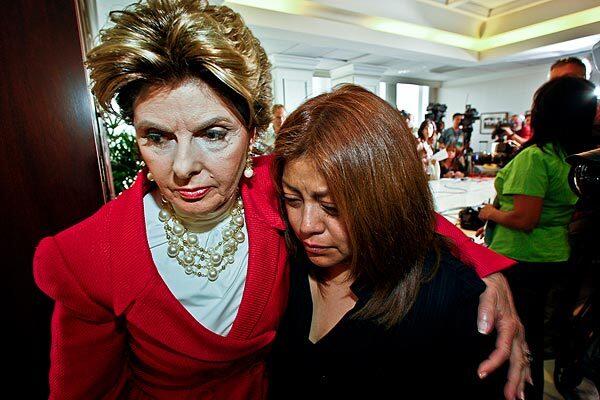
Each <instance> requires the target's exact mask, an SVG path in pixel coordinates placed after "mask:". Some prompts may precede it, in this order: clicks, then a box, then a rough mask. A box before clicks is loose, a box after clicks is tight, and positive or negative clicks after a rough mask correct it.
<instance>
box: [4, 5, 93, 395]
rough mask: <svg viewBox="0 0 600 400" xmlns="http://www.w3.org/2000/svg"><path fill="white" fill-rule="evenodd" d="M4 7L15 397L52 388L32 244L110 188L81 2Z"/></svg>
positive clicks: (7, 250) (9, 326)
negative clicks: (85, 55)
mask: <svg viewBox="0 0 600 400" xmlns="http://www.w3.org/2000/svg"><path fill="white" fill-rule="evenodd" d="M2 4H3V5H2V12H0V26H1V27H2V32H1V34H0V185H1V188H0V210H2V216H1V217H0V221H1V225H0V229H1V231H2V236H1V240H0V249H1V251H0V260H1V261H0V265H1V266H2V268H1V271H2V272H1V273H2V275H1V276H2V284H1V285H2V286H1V287H2V288H3V290H4V291H6V292H7V293H8V301H7V302H5V313H3V314H4V316H8V319H6V318H5V319H4V321H2V327H3V330H4V332H5V333H7V334H8V335H5V337H7V340H6V342H5V349H4V354H5V355H8V357H6V356H5V357H3V361H4V362H3V364H4V365H3V367H4V368H3V371H8V372H3V382H5V384H4V385H3V386H4V387H3V391H4V394H5V395H7V396H11V397H12V395H10V394H9V393H11V392H12V390H11V389H12V388H16V389H17V390H18V391H20V392H21V394H20V395H18V396H17V395H15V398H27V399H40V398H44V397H47V395H48V393H47V391H48V389H47V370H48V365H49V343H50V341H49V319H50V312H51V307H52V304H51V303H50V301H48V300H47V299H46V298H45V297H44V296H43V295H42V294H41V293H40V292H39V291H38V290H37V289H36V287H35V286H34V284H33V278H32V272H31V260H32V255H33V250H34V247H35V245H36V243H37V242H38V241H39V239H40V238H41V237H43V236H45V235H49V234H53V233H56V232H57V231H59V230H61V229H64V228H65V227H67V226H69V225H71V224H73V223H74V222H76V221H78V220H81V219H82V218H84V217H85V216H87V215H90V214H91V213H92V212H93V211H95V210H96V209H98V208H99V207H100V206H101V205H102V203H103V202H104V193H103V185H102V181H101V178H100V177H101V171H100V167H99V161H98V160H99V158H98V156H97V154H98V153H97V146H96V136H95V132H96V130H95V124H96V121H95V117H94V110H93V104H92V101H91V95H90V93H89V91H88V88H87V83H86V75H85V70H84V67H83V62H82V50H81V49H82V46H81V41H80V32H79V28H78V27H79V25H78V11H77V5H76V3H75V1H73V0H11V1H5V2H2ZM90 368H93V366H92V365H91V366H90ZM82 373H85V371H82ZM12 393H14V392H12Z"/></svg>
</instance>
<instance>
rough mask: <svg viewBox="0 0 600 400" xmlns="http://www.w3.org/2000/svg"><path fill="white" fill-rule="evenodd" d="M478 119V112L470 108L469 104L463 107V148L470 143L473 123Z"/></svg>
mask: <svg viewBox="0 0 600 400" xmlns="http://www.w3.org/2000/svg"><path fill="white" fill-rule="evenodd" d="M479 118H480V116H479V111H477V109H476V108H474V107H471V105H470V104H467V105H466V106H465V112H464V113H463V119H462V131H463V132H464V134H465V146H466V147H468V146H469V144H470V143H471V134H472V133H473V123H474V122H475V121H477V120H478V119H479Z"/></svg>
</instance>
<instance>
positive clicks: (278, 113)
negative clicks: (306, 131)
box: [271, 104, 286, 136]
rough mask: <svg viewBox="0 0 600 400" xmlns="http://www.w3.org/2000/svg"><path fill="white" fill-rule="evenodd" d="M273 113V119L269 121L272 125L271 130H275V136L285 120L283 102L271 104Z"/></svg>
mask: <svg viewBox="0 0 600 400" xmlns="http://www.w3.org/2000/svg"><path fill="white" fill-rule="evenodd" d="M271 111H272V113H273V120H272V121H271V123H272V125H273V131H275V136H277V135H278V134H279V129H281V124H283V121H285V114H286V112H285V107H284V105H283V104H273V107H272V108H271Z"/></svg>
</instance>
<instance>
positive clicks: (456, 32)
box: [96, 0, 600, 82]
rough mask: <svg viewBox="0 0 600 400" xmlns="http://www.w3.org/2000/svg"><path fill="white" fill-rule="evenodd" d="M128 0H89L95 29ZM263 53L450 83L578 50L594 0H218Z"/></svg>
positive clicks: (597, 36) (585, 43)
mask: <svg viewBox="0 0 600 400" xmlns="http://www.w3.org/2000/svg"><path fill="white" fill-rule="evenodd" d="M131 2H132V0H96V7H97V21H98V26H103V25H104V24H105V23H106V20H107V15H108V12H109V11H110V10H115V9H122V8H123V7H124V6H125V5H127V4H129V3H131ZM211 3H219V4H221V3H223V4H225V5H228V6H229V7H231V8H233V9H234V10H236V11H238V12H239V13H240V14H241V15H242V17H243V18H244V20H245V21H246V23H247V24H248V25H249V26H250V27H251V29H252V30H253V32H254V33H255V35H256V36H257V37H258V38H259V39H260V41H261V43H262V44H263V46H264V47H265V50H266V51H267V53H268V54H269V55H274V54H278V55H283V56H290V57H303V58H304V59H314V61H315V63H316V65H317V70H318V71H319V72H320V73H321V74H325V75H326V74H327V73H328V71H330V70H332V69H334V68H337V67H340V66H343V65H345V64H347V63H355V64H367V65H377V66H382V67H385V73H384V75H385V77H384V78H385V79H387V80H426V81H440V82H441V81H451V80H455V79H463V78H468V77H470V76H473V74H478V75H481V76H483V75H486V74H498V73H503V72H506V73H510V72H511V71H514V70H515V69H522V68H525V67H533V66H536V65H547V64H549V63H551V62H552V61H553V60H555V59H556V58H559V57H562V56H565V55H585V54H586V53H587V52H589V50H590V49H591V47H592V45H593V44H594V43H596V42H597V41H599V40H600V0H576V1H575V0H369V1H364V0H228V1H212V0H211Z"/></svg>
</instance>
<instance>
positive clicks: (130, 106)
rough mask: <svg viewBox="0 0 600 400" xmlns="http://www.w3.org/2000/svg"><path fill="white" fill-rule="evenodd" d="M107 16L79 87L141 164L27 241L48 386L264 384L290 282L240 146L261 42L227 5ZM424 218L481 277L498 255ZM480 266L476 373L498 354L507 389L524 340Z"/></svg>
mask: <svg viewBox="0 0 600 400" xmlns="http://www.w3.org/2000/svg"><path fill="white" fill-rule="evenodd" d="M111 19H112V21H113V23H114V25H113V26H112V27H111V28H109V29H107V30H105V31H104V32H103V33H102V36H101V44H100V45H98V46H97V47H96V48H94V49H93V50H92V51H91V52H90V53H89V54H88V66H89V68H90V70H91V78H92V81H93V92H94V95H95V96H96V98H97V100H98V102H99V103H100V104H101V105H102V106H103V107H104V108H105V109H106V110H108V111H111V112H116V111H115V109H114V108H113V106H112V105H111V101H112V100H113V99H115V98H116V101H117V103H118V106H119V112H120V114H121V116H122V117H123V118H124V119H125V120H126V121H128V122H130V123H132V124H133V126H134V127H135V130H136V138H137V142H138V145H139V148H140V154H141V156H142V158H143V160H144V161H145V163H146V165H147V169H145V170H144V171H143V172H141V173H140V174H139V175H138V177H137V179H136V182H135V184H134V185H133V186H132V187H131V188H130V189H128V190H126V191H125V192H123V193H122V194H121V195H120V196H119V197H118V198H117V199H116V200H114V201H112V202H110V203H108V204H106V205H105V206H103V207H102V208H101V209H100V210H99V211H98V212H97V213H96V214H94V215H93V216H91V217H89V218H87V219H85V220H84V221H82V222H81V223H79V224H77V225H75V226H73V227H71V228H69V229H67V230H65V231H64V232H61V233H59V234H57V235H56V236H54V237H48V238H45V239H44V240H42V242H41V243H40V244H39V247H38V249H37V251H36V255H35V259H34V274H35V279H36V283H37V284H38V286H39V287H40V288H41V289H42V290H43V291H44V292H45V293H46V294H47V295H48V296H50V297H51V298H52V299H54V300H55V308H54V313H53V317H52V347H51V368H50V390H51V395H50V397H51V398H55V399H59V398H60V399H82V398H85V399H94V398H103V399H116V398H121V399H123V398H125V399H133V398H135V399H144V398H155V399H156V398H158V399H171V398H177V399H200V398H201V399H262V398H264V397H265V396H266V384H267V381H266V374H265V358H266V355H267V353H268V352H269V350H270V347H271V344H272V342H273V339H274V337H275V332H276V329H277V326H278V322H279V320H280V318H281V316H282V313H283V311H284V308H285V304H286V301H287V293H288V271H287V269H286V262H287V252H286V247H285V240H284V236H283V231H284V228H285V226H284V223H283V222H282V219H281V218H280V215H279V213H278V203H277V196H276V193H275V191H274V189H273V186H272V181H271V177H270V172H269V168H270V163H271V159H270V158H269V157H263V158H256V159H254V160H252V158H251V157H250V144H251V140H252V138H253V137H254V136H255V134H256V132H260V131H262V130H264V129H266V127H267V126H268V124H269V122H270V114H269V110H270V105H271V86H270V81H271V78H270V72H269V68H270V66H269V63H268V60H267V56H266V54H265V52H264V50H263V49H262V47H260V45H259V43H258V41H257V40H256V39H255V38H254V37H253V36H252V34H251V32H250V31H249V30H248V28H247V27H246V26H245V25H244V23H243V21H242V20H241V18H240V17H239V15H238V14H236V13H234V12H233V11H232V10H230V9H229V8H227V7H221V6H210V5H208V4H207V2H205V1H197V0H162V1H158V0H148V1H147V2H146V3H139V4H135V5H132V6H130V7H128V8H127V9H126V10H125V11H123V12H120V13H113V14H111ZM152 207H155V208H156V210H157V211H156V213H154V212H150V210H151V209H152ZM158 210H159V211H158ZM157 227H158V231H157V230H156V229H157ZM436 229H437V230H438V232H440V233H442V234H444V235H446V236H448V237H450V238H452V239H453V240H454V242H455V243H456V244H457V247H458V248H459V249H460V255H459V256H460V257H461V259H462V260H463V261H465V262H467V263H469V264H470V265H473V266H475V268H476V269H477V272H478V273H479V275H480V276H488V275H490V274H493V273H494V272H498V271H500V270H502V269H504V268H506V267H508V266H510V265H512V261H511V260H509V259H507V258H504V257H502V256H499V255H496V254H495V253H493V252H490V251H488V250H487V249H484V248H482V247H479V246H477V245H475V244H473V243H472V242H471V241H470V240H469V239H468V238H466V237H465V236H464V235H462V233H461V232H460V231H458V230H457V229H456V228H455V227H454V226H452V225H451V224H449V223H448V222H447V221H445V220H444V219H443V218H441V217H439V216H438V219H437V228H436ZM210 243H212V244H210ZM486 279H487V280H486V283H487V285H488V289H487V290H486V292H485V293H484V294H483V295H482V304H481V305H480V310H481V311H482V312H481V314H482V315H485V316H486V317H487V319H481V322H483V325H481V326H480V328H481V330H482V331H484V332H489V331H490V330H491V329H492V325H493V324H494V322H495V325H496V326H497V327H498V329H499V335H500V337H501V340H500V342H501V345H500V346H499V349H498V350H496V351H495V352H494V353H493V354H492V355H491V356H490V359H488V360H486V361H484V363H483V364H482V365H481V366H480V369H479V372H480V374H481V375H485V374H487V373H489V372H490V371H492V370H493V369H495V368H496V367H497V366H498V365H499V364H501V363H502V362H503V361H505V360H506V359H507V358H508V357H509V356H510V357H511V371H510V372H509V375H510V376H509V384H508V385H507V390H506V394H507V396H508V397H510V396H511V394H514V391H515V390H516V388H517V385H518V384H519V383H520V382H522V380H523V379H524V376H525V375H524V374H525V373H526V372H527V368H523V366H522V365H521V363H520V360H521V358H522V352H523V348H524V346H525V344H524V341H523V339H522V331H521V329H520V323H519V320H518V318H517V317H516V314H515V312H514V307H513V306H512V300H511V298H510V291H509V289H508V287H507V285H506V283H505V281H504V280H503V279H502V278H501V276H499V274H493V275H491V276H488V277H487V278H486ZM196 285H197V286H196ZM190 288H192V290H191V292H190V290H189V289H190ZM194 289H195V290H194ZM186 290H188V291H187V292H186ZM215 293H216V294H215ZM221 298H223V299H225V298H227V299H228V300H227V302H226V301H224V300H223V301H221V300H219V299H221ZM204 306H206V307H207V308H203V307H204ZM207 310H210V312H209V311H207ZM215 316H216V317H215ZM495 317H496V319H494V318H495ZM511 351H512V353H511ZM511 354H512V355H511Z"/></svg>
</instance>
